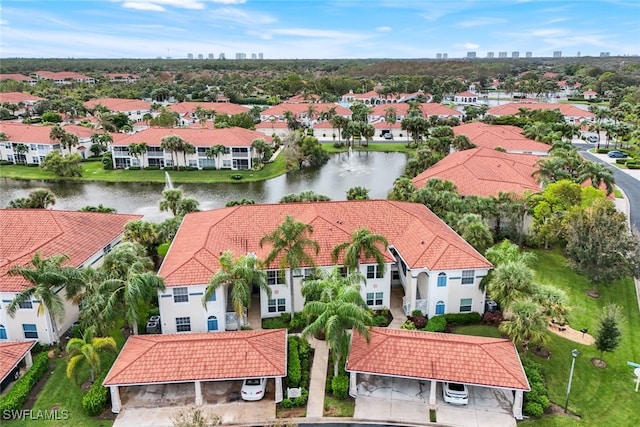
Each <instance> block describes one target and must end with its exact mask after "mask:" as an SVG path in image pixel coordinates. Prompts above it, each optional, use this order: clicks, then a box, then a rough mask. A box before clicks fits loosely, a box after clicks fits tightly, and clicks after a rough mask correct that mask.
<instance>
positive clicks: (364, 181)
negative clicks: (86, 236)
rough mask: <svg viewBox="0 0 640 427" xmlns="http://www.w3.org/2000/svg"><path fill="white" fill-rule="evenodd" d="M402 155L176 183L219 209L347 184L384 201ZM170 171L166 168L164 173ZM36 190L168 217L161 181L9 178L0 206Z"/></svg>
mask: <svg viewBox="0 0 640 427" xmlns="http://www.w3.org/2000/svg"><path fill="white" fill-rule="evenodd" d="M406 161H407V155H406V154H404V153H381V152H354V153H351V154H350V153H338V154H333V155H331V158H330V159H329V162H327V164H325V165H324V166H321V167H319V168H312V169H305V170H303V171H294V172H289V173H288V174H286V175H282V176H279V177H277V178H273V179H270V180H267V181H262V182H251V183H247V182H245V183H243V182H238V183H224V184H179V185H176V187H177V188H180V189H182V190H183V191H184V193H185V196H186V197H193V198H195V199H197V200H198V201H199V202H200V209H202V210H210V209H215V208H220V207H224V205H225V204H226V203H227V202H228V201H229V200H234V199H242V198H246V199H253V200H255V202H256V203H278V201H279V200H280V199H281V198H282V196H284V195H286V194H291V193H299V192H301V191H304V190H313V191H315V192H316V193H320V194H324V195H325V196H328V197H330V198H331V199H332V200H346V192H347V190H348V189H349V188H351V187H356V186H362V187H365V188H367V189H369V197H370V198H372V199H385V198H386V197H387V193H388V192H389V190H390V189H391V187H392V186H393V181H394V180H395V179H396V178H398V177H399V176H400V175H401V174H402V171H403V170H404V167H405V164H406ZM169 174H171V172H169ZM35 188H48V189H50V190H51V191H53V192H54V193H55V195H56V204H55V205H54V206H53V208H54V209H60V210H78V209H80V208H81V207H83V206H87V205H91V206H97V205H98V204H103V205H104V206H107V207H111V208H115V209H116V210H117V211H118V213H134V214H140V215H144V216H145V219H147V220H150V221H162V220H163V219H165V218H167V217H169V214H168V213H166V212H160V210H159V208H158V204H159V202H160V200H161V199H162V190H163V189H164V186H163V185H162V184H148V183H106V182H45V181H22V180H14V179H9V178H3V179H1V180H0V207H3V208H4V207H6V206H7V205H8V204H9V201H10V200H13V199H16V198H19V197H27V196H28V194H29V192H30V191H32V190H33V189H35Z"/></svg>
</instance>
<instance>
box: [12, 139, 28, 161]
mask: <svg viewBox="0 0 640 427" xmlns="http://www.w3.org/2000/svg"><path fill="white" fill-rule="evenodd" d="M13 152H14V153H16V163H23V164H27V156H26V154H27V153H28V152H29V147H27V144H22V143H20V144H15V145H14V146H13Z"/></svg>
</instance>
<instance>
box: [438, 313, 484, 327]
mask: <svg viewBox="0 0 640 427" xmlns="http://www.w3.org/2000/svg"><path fill="white" fill-rule="evenodd" d="M444 317H445V319H447V323H448V324H454V325H472V324H474V323H480V321H481V320H482V316H481V315H480V313H475V312H473V313H447V314H445V315H444Z"/></svg>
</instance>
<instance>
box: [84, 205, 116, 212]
mask: <svg viewBox="0 0 640 427" xmlns="http://www.w3.org/2000/svg"><path fill="white" fill-rule="evenodd" d="M78 210H79V211H80V212H102V213H116V212H117V211H116V210H115V209H114V208H109V207H106V206H104V205H103V204H102V203H100V204H98V206H89V205H87V206H83V207H81V208H80V209H78Z"/></svg>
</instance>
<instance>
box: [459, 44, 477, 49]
mask: <svg viewBox="0 0 640 427" xmlns="http://www.w3.org/2000/svg"><path fill="white" fill-rule="evenodd" d="M462 47H463V48H465V49H477V48H479V47H480V45H479V44H475V43H464V44H463V45H462Z"/></svg>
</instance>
